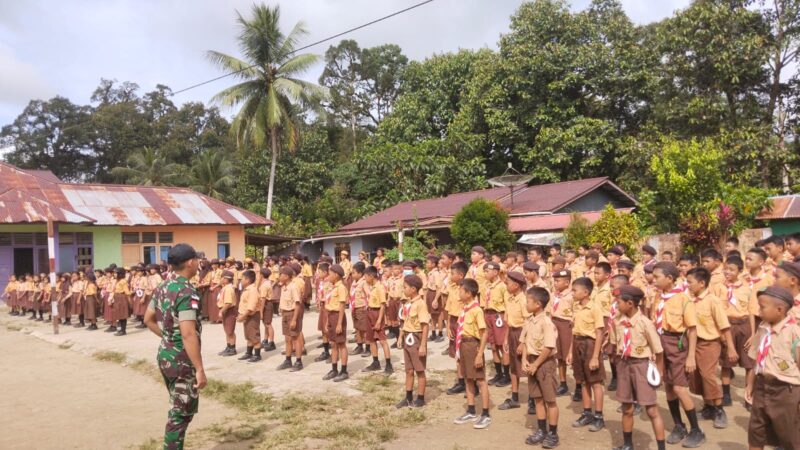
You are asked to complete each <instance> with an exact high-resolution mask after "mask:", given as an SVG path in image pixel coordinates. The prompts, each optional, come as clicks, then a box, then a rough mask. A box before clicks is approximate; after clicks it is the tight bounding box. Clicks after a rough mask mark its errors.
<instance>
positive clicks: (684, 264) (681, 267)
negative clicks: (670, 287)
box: [678, 253, 699, 291]
mask: <svg viewBox="0 0 800 450" xmlns="http://www.w3.org/2000/svg"><path fill="white" fill-rule="evenodd" d="M698 264H699V261H698V260H697V257H696V256H694V255H693V254H691V253H684V254H682V255H681V257H680V258H678V271H680V279H679V280H678V285H679V286H680V287H681V288H682V289H683V290H684V291H685V290H686V289H687V287H688V286H687V284H686V274H687V273H689V271H690V270H692V269H694V268H695V267H697V266H698Z"/></svg>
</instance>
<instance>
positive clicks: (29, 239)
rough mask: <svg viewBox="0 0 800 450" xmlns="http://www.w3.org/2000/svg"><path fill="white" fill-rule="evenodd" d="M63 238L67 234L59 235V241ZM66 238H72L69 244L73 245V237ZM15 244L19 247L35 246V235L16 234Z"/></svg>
mask: <svg viewBox="0 0 800 450" xmlns="http://www.w3.org/2000/svg"><path fill="white" fill-rule="evenodd" d="M62 236H65V234H63V233H62V234H61V235H59V239H60V238H61V237H62ZM66 236H69V237H70V239H69V242H68V244H71V243H72V235H71V234H68V235H66ZM14 243H15V244H17V245H33V233H14Z"/></svg>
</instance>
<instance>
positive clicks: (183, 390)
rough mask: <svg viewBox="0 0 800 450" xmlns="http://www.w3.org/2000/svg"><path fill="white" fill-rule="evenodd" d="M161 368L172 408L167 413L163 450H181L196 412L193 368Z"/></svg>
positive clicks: (183, 366)
mask: <svg viewBox="0 0 800 450" xmlns="http://www.w3.org/2000/svg"><path fill="white" fill-rule="evenodd" d="M159 366H160V367H161V368H162V370H161V375H162V376H163V378H164V383H165V384H166V385H167V391H168V392H169V401H170V405H172V407H171V408H170V410H169V412H168V413H167V426H166V428H165V430H164V450H182V449H183V439H184V437H185V435H186V429H187V428H189V423H191V421H192V418H194V414H195V413H196V412H197V407H198V404H199V400H200V398H199V395H198V392H197V389H196V388H195V387H194V385H195V383H196V379H195V372H194V368H193V367H191V365H189V366H186V365H182V364H179V365H177V366H178V367H177V369H178V370H175V369H176V367H175V366H173V367H171V368H170V369H167V370H165V369H164V367H163V366H162V365H161V364H159Z"/></svg>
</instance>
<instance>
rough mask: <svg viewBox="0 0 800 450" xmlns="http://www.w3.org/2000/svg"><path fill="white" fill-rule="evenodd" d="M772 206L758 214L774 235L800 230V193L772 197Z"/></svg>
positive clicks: (759, 218)
mask: <svg viewBox="0 0 800 450" xmlns="http://www.w3.org/2000/svg"><path fill="white" fill-rule="evenodd" d="M770 202H771V206H770V207H769V208H766V209H764V210H763V211H761V213H759V214H758V217H757V218H758V220H761V221H762V222H764V223H765V224H767V225H768V226H769V228H771V229H772V234H773V235H783V234H789V233H797V232H800V194H792V195H779V196H776V197H770Z"/></svg>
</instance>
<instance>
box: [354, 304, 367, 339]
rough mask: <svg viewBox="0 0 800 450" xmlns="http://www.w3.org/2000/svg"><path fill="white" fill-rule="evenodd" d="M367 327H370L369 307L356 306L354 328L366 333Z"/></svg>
mask: <svg viewBox="0 0 800 450" xmlns="http://www.w3.org/2000/svg"><path fill="white" fill-rule="evenodd" d="M367 328H369V323H368V322H367V308H364V307H361V308H354V309H353V329H355V330H356V331H360V332H362V333H366V332H367Z"/></svg>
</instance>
